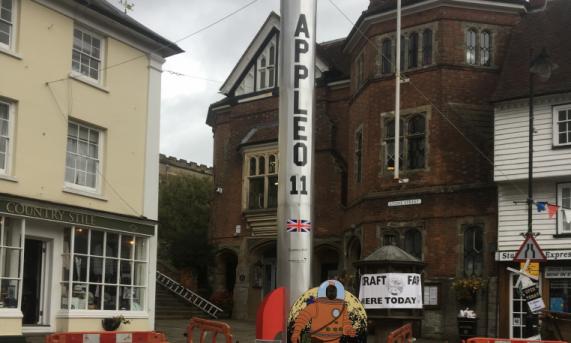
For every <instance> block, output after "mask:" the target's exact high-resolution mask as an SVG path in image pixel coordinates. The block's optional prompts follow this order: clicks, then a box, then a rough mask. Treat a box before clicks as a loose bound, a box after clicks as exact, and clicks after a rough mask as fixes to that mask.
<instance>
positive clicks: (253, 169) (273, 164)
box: [245, 151, 307, 210]
mask: <svg viewBox="0 0 571 343" xmlns="http://www.w3.org/2000/svg"><path fill="white" fill-rule="evenodd" d="M245 161H247V163H248V166H247V168H246V170H247V171H248V175H247V177H246V178H247V182H246V184H245V187H246V189H245V193H246V194H247V204H246V208H247V209H250V210H257V209H264V208H276V207H277V206H278V154H277V151H271V152H260V153H251V154H246V158H245ZM300 186H301V187H304V186H305V187H307V185H303V183H302V184H301V185H300Z"/></svg>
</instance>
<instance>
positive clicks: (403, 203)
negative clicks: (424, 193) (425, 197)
mask: <svg viewBox="0 0 571 343" xmlns="http://www.w3.org/2000/svg"><path fill="white" fill-rule="evenodd" d="M420 204H422V199H408V200H397V201H389V203H388V206H389V207H397V206H410V205H420Z"/></svg>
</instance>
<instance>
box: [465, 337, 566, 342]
mask: <svg viewBox="0 0 571 343" xmlns="http://www.w3.org/2000/svg"><path fill="white" fill-rule="evenodd" d="M462 342H463V343H567V342H564V341H537V340H533V339H525V338H514V339H509V338H486V337H474V338H468V339H467V340H465V341H462Z"/></svg>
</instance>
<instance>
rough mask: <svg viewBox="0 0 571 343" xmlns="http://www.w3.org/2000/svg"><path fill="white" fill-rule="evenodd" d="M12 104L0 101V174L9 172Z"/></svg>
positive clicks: (12, 117)
mask: <svg viewBox="0 0 571 343" xmlns="http://www.w3.org/2000/svg"><path fill="white" fill-rule="evenodd" d="M13 122H14V104H12V103H9V102H5V101H0V174H9V173H10V162H11V158H10V156H11V154H12V150H11V149H12V145H13V144H12V142H13V130H12V128H13Z"/></svg>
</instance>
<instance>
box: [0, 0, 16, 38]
mask: <svg viewBox="0 0 571 343" xmlns="http://www.w3.org/2000/svg"><path fill="white" fill-rule="evenodd" d="M14 5H15V4H14V1H13V0H0V47H6V48H8V49H10V48H11V47H12V45H13V42H12V41H13V36H14V17H15V16H14Z"/></svg>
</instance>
